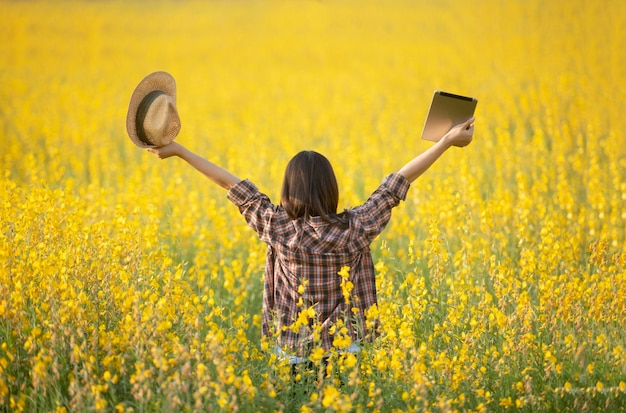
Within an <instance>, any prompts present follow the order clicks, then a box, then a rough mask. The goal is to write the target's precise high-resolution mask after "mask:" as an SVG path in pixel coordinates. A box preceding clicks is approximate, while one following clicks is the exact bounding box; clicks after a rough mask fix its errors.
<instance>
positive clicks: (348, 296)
mask: <svg viewBox="0 0 626 413" xmlns="http://www.w3.org/2000/svg"><path fill="white" fill-rule="evenodd" d="M473 122H474V118H470V119H468V120H467V121H465V122H463V123H461V124H459V125H457V126H455V127H453V128H452V129H451V130H450V131H449V132H448V133H446V134H445V135H444V136H443V137H442V138H441V140H439V141H438V142H437V143H435V144H434V145H433V146H431V147H430V148H429V149H427V150H426V151H424V152H423V153H421V154H420V155H418V156H416V157H415V158H414V159H412V160H411V161H409V162H408V163H407V164H406V165H404V166H403V167H402V168H401V169H400V170H399V171H397V172H396V173H392V174H390V175H388V176H387V177H386V178H385V179H384V180H383V182H382V183H381V185H380V186H379V187H378V188H377V189H376V191H374V193H373V194H372V195H371V196H370V198H369V199H368V200H367V201H366V202H365V203H363V204H362V205H360V206H358V207H355V208H352V209H350V210H346V211H344V212H342V213H339V214H338V213H337V204H338V199H339V192H338V188H337V180H336V178H335V174H334V172H333V169H332V166H331V164H330V162H328V160H327V159H326V158H325V157H324V156H322V155H320V154H318V153H316V152H313V151H303V152H300V153H298V154H297V155H296V156H295V157H294V158H293V159H291V161H290V162H289V164H288V165H287V168H286V170H285V176H284V180H283V187H282V192H281V202H280V204H279V205H274V204H272V202H271V201H270V199H269V198H268V197H267V196H266V195H264V194H263V193H261V192H259V190H258V189H257V187H256V186H255V185H254V184H253V183H252V182H250V181H249V180H241V179H239V178H237V177H236V176H234V175H232V174H231V173H230V172H228V171H226V170H225V169H223V168H221V167H219V166H217V165H215V164H214V163H212V162H210V161H208V160H206V159H204V158H202V157H201V156H199V155H197V154H195V153H193V152H191V151H190V150H188V149H187V148H185V147H183V146H182V145H180V144H178V143H176V142H172V143H170V144H168V145H165V146H162V147H159V148H149V149H148V151H150V152H152V153H154V154H155V155H157V156H158V157H159V158H161V159H165V158H169V157H173V156H177V157H180V158H182V159H183V160H185V161H186V162H187V163H189V164H190V165H191V166H193V167H194V168H195V169H197V170H198V171H199V172H201V173H203V174H204V175H205V176H207V177H208V178H209V179H210V180H211V181H213V182H215V183H217V184H218V185H220V186H221V187H223V188H225V189H227V190H228V199H229V200H231V201H232V202H233V203H234V204H235V205H236V206H237V207H238V208H239V211H240V212H241V214H242V215H243V216H244V218H245V219H246V221H247V223H248V224H249V225H250V226H251V227H252V228H253V229H254V230H255V231H256V232H257V234H258V235H259V238H260V239H261V240H262V241H263V242H265V243H266V244H267V245H268V250H267V259H266V264H265V279H264V293H263V335H264V336H267V337H277V351H278V353H279V354H281V355H283V356H286V357H288V358H289V359H290V361H291V362H292V363H297V362H301V361H305V360H306V359H307V357H308V356H309V354H310V351H311V350H312V349H313V348H321V349H323V350H324V351H328V350H329V349H331V348H335V349H338V350H343V351H357V350H358V343H359V342H360V341H363V340H368V339H371V338H372V337H373V336H374V335H375V333H376V326H377V321H376V320H367V311H368V309H370V307H372V306H373V305H374V304H376V280H375V272H374V265H373V262H372V256H371V253H370V250H369V245H370V243H371V242H372V241H373V240H374V238H375V237H376V236H377V235H378V234H380V232H381V231H382V230H383V229H384V228H385V226H386V225H387V223H388V221H389V219H390V217H391V210H392V209H393V208H394V207H395V206H397V205H398V204H399V203H400V201H401V200H404V199H405V197H406V193H407V191H408V189H409V185H410V184H411V183H412V182H413V181H414V180H415V179H417V178H418V177H419V176H420V175H421V174H422V173H424V172H425V171H426V170H427V169H428V168H429V167H430V166H431V165H432V164H433V163H434V162H435V161H436V160H437V159H439V157H440V156H441V155H442V154H443V153H444V152H445V151H446V150H447V149H449V148H450V147H451V146H461V147H462V146H466V145H468V144H469V143H470V142H471V141H472V136H473V133H474V126H473Z"/></svg>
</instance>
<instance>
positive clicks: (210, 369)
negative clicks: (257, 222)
mask: <svg viewBox="0 0 626 413" xmlns="http://www.w3.org/2000/svg"><path fill="white" fill-rule="evenodd" d="M0 8H1V9H2V12H1V13H0V36H1V38H2V42H0V97H1V98H2V105H0V136H1V137H2V141H3V142H2V145H1V147H2V150H0V406H2V407H0V410H3V411H4V410H8V411H57V412H64V411H67V412H69V411H119V412H148V411H150V412H152V411H168V412H169V411H232V412H235V411H244V412H256V411H286V412H287V411H296V412H298V411H299V412H313V411H315V412H322V411H346V412H347V411H357V412H361V411H363V412H364V411H380V412H387V411H398V412H400V411H420V412H421V411H424V412H465V411H471V412H499V411H528V412H531V411H533V412H536V411H572V412H587V411H609V412H620V411H622V412H623V411H626V333H625V329H624V325H625V324H626V135H625V133H624V126H623V119H624V112H625V110H626V104H624V102H625V101H626V93H625V92H624V87H623V84H624V81H625V80H626V53H624V50H626V36H624V27H626V3H624V2H621V1H605V2H588V1H583V0H573V1H570V2H558V1H553V2H545V1H540V0H528V1H524V0H511V1H506V2H503V1H497V0H484V1H479V2H466V1H460V0H450V1H442V2H422V1H410V0H389V1H375V0H371V1H370V0H367V1H356V0H337V1H312V0H311V1H301V2H296V1H286V0H279V1H260V0H247V1H243V0H242V1H226V0H217V1H210V2H199V1H181V2H175V1H156V2H142V1H138V0H133V1H127V2H123V1H107V2H96V1H78V0H74V1H59V2H44V1H32V2H17V1H0ZM156 70H165V71H168V72H170V73H172V74H173V75H174V77H175V78H176V80H177V87H178V108H179V112H180V116H181V120H182V130H181V133H180V135H179V136H178V138H177V140H178V141H179V142H181V143H183V144H185V145H187V146H189V147H190V148H191V149H193V150H195V151H197V152H198V153H200V154H202V155H203V156H206V157H207V158H209V159H210V160H212V161H214V162H216V163H218V164H220V165H222V166H224V167H226V168H227V169H229V170H230V171H231V172H233V173H234V174H235V175H237V176H239V177H241V178H250V179H252V180H253V181H254V182H255V183H256V184H257V185H258V186H259V187H260V188H261V190H262V191H264V192H266V193H267V194H268V195H269V196H270V197H271V198H272V199H273V200H275V201H276V200H278V198H279V191H280V184H281V182H282V174H283V171H284V167H285V165H286V163H287V161H288V160H289V159H290V158H291V157H292V156H293V155H294V154H295V153H296V152H298V151H300V150H302V149H314V150H317V151H319V152H321V153H323V154H325V155H326V156H327V157H328V158H329V159H330V161H331V162H332V163H333V165H334V167H335V172H336V173H337V177H338V180H339V186H340V193H341V198H340V204H341V205H340V207H341V208H344V207H350V206H355V205H358V204H360V203H362V202H363V201H365V199H366V198H367V196H368V195H369V194H370V193H371V191H373V190H374V189H375V188H376V187H377V185H378V184H379V182H380V181H381V180H382V179H383V177H384V176H385V175H386V174H388V173H390V172H393V171H396V170H397V169H399V168H400V167H401V166H402V165H404V163H405V162H407V161H408V160H410V159H411V158H412V157H413V156H415V155H417V154H418V153H419V152H421V151H423V150H424V149H425V148H427V147H428V145H429V143H427V142H425V141H422V140H420V139H419V134H420V132H421V128H422V125H423V122H424V116H425V113H426V110H427V108H428V104H429V102H430V98H431V95H432V92H433V90H435V89H442V90H446V91H450V92H453V93H459V94H464V95H472V96H476V97H477V98H478V101H479V102H478V107H477V113H476V116H477V120H476V124H475V125H476V131H475V134H474V142H473V143H472V144H471V145H470V146H468V147H467V148H464V149H457V148H454V149H452V150H450V151H449V152H448V153H446V154H445V155H444V157H443V158H442V159H441V160H440V161H438V162H437V163H436V164H435V165H434V166H433V167H432V169H431V170H429V171H428V172H427V173H426V174H425V175H424V176H423V177H421V178H420V179H418V180H417V181H416V182H415V183H414V184H413V187H412V188H411V189H410V191H409V195H408V198H407V200H406V202H404V203H402V204H401V205H400V207H398V208H397V209H396V210H394V215H393V217H392V220H391V222H390V224H389V226H388V228H387V229H386V230H385V232H384V233H383V234H382V235H381V236H380V237H379V238H378V239H377V240H376V241H375V242H374V244H373V245H372V251H373V256H374V261H375V262H376V269H377V277H378V278H377V280H378V292H379V294H378V300H379V305H378V307H376V308H372V309H371V311H370V312H371V314H370V317H378V318H379V319H380V321H381V326H382V327H381V328H382V330H381V336H380V337H379V338H378V339H377V340H376V341H374V342H373V343H371V344H368V345H367V346H366V347H365V349H364V351H363V352H362V353H361V354H359V355H358V356H356V357H355V356H354V355H341V354H339V353H338V352H337V351H335V352H334V353H333V356H332V357H331V359H330V363H329V365H328V366H327V368H326V369H325V370H323V371H320V373H319V375H317V373H316V372H311V371H301V372H299V373H298V374H297V375H295V376H294V375H292V374H291V372H290V369H289V366H288V365H285V364H284V363H282V362H280V361H279V360H278V359H277V358H276V356H274V355H273V354H272V352H271V351H269V350H270V349H271V348H272V345H273V343H272V342H271V340H261V334H260V328H261V295H262V276H263V268H264V259H265V246H264V245H263V244H262V243H261V242H260V241H259V240H258V239H257V238H256V235H255V234H254V232H253V231H252V230H251V229H249V228H248V227H247V226H246V225H245V222H244V220H243V218H242V217H241V216H240V215H239V213H238V211H237V209H236V208H235V207H234V206H233V205H231V204H230V203H229V201H228V200H227V199H226V193H225V192H224V191H223V190H222V189H221V188H219V187H217V186H215V185H213V184H211V183H210V182H208V181H207V180H206V178H204V177H203V176H201V175H200V174H198V173H197V172H195V171H194V170H192V168H190V167H189V166H187V165H185V164H184V163H183V162H182V161H180V160H176V159H174V160H167V161H160V160H158V159H157V158H156V157H154V156H153V155H151V154H149V153H147V152H145V151H142V150H140V149H138V148H137V147H135V146H134V145H133V144H132V143H131V141H130V140H129V139H128V137H127V135H126V130H125V116H126V109H127V105H128V100H129V98H130V95H131V93H132V91H133V89H134V87H135V85H136V84H137V83H138V82H139V81H140V80H141V79H142V78H143V77H144V76H145V75H147V74H148V73H150V72H153V71H156ZM344 293H345V294H346V299H349V295H350V291H349V288H348V286H346V289H345V291H344ZM336 335H337V337H336V343H337V344H336V346H337V347H338V349H340V348H341V347H343V346H346V345H347V344H349V340H348V343H346V337H345V336H343V335H342V329H341V326H337V328H336ZM311 358H312V360H315V361H316V362H317V363H319V359H320V358H321V354H320V352H319V351H316V350H314V351H313V353H312V356H311Z"/></svg>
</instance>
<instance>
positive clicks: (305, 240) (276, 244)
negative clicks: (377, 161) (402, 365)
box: [228, 174, 409, 356]
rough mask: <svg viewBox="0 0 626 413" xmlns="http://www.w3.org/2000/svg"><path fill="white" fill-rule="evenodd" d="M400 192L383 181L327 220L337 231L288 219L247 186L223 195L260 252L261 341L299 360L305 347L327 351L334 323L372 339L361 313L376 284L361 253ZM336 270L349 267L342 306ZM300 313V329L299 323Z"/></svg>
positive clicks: (401, 182) (392, 179)
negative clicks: (263, 255)
mask: <svg viewBox="0 0 626 413" xmlns="http://www.w3.org/2000/svg"><path fill="white" fill-rule="evenodd" d="M408 189H409V181H407V180H406V179H405V178H404V177H403V176H402V175H399V174H391V175H388V176H387V177H386V178H385V179H384V181H383V182H382V184H381V185H380V186H379V187H378V189H376V191H374V193H373V194H372V195H371V196H370V198H369V199H368V200H367V201H366V202H365V203H364V204H362V205H361V206H358V207H355V208H352V209H350V210H349V211H347V212H344V213H342V214H338V215H335V216H333V217H331V221H332V220H338V221H342V222H343V223H344V225H333V224H331V223H327V222H324V221H323V220H322V219H321V218H320V217H310V218H308V219H304V218H299V219H296V220H292V219H291V218H289V216H288V215H287V212H285V210H284V209H283V208H282V207H281V206H276V205H273V204H272V203H271V201H270V199H269V198H268V197H267V196H266V195H264V194H262V193H261V192H259V190H258V189H257V187H256V186H255V185H254V184H253V183H251V182H250V181H248V180H243V181H241V182H239V183H238V184H237V185H235V186H233V187H232V188H231V189H230V190H229V192H228V199H229V200H230V201H232V202H233V203H234V204H235V205H237V207H238V208H239V211H240V212H241V214H242V215H243V216H244V218H245V219H246V221H247V222H248V225H250V226H251V227H252V228H253V229H254V230H255V231H256V232H257V233H258V235H259V238H260V239H261V240H262V241H263V242H265V243H266V244H267V245H268V249H267V260H266V265H265V278H264V291H263V335H265V336H270V337H271V336H275V337H277V338H278V345H279V346H280V347H281V348H283V349H285V350H286V351H289V352H291V353H292V354H297V355H299V356H306V355H307V354H308V351H310V349H311V348H312V347H313V346H321V347H322V348H323V349H324V350H328V349H330V348H331V347H333V339H334V337H335V336H337V332H335V331H334V328H333V325H335V324H337V322H338V321H340V320H341V321H343V326H345V327H346V328H347V332H348V333H349V337H350V339H351V340H352V341H358V340H363V339H368V338H370V337H371V336H372V335H373V334H375V331H372V330H375V329H372V328H371V326H372V324H371V323H370V328H367V324H366V320H365V313H364V312H365V310H367V309H368V308H369V307H371V306H372V305H374V304H376V277H375V272H374V264H373V261H372V255H371V252H370V249H369V246H370V243H371V242H372V241H373V240H374V238H376V236H377V235H378V234H380V233H381V232H382V231H383V229H384V228H385V226H386V225H387V223H388V222H389V219H390V218H391V210H392V208H394V207H395V206H397V205H398V204H399V203H400V201H401V200H404V199H405V197H406V193H407V191H408ZM345 224H347V225H345ZM344 227H345V228H344ZM343 267H349V281H351V282H352V284H353V289H352V291H351V295H350V297H349V303H348V302H346V301H347V300H346V298H345V297H344V291H346V288H345V285H346V282H347V280H346V279H344V278H342V276H340V275H338V273H339V272H340V271H341V269H342V268H343ZM344 274H345V272H344ZM342 282H343V287H344V288H342ZM311 308H312V309H313V310H314V313H313V312H312V311H310V309H311ZM303 311H304V314H301V312H303ZM307 314H308V317H307V318H304V320H305V321H306V322H302V320H303V317H302V316H303V315H307ZM312 314H314V316H313V317H311V315H312ZM299 317H300V320H299V321H298V322H297V321H296V320H298V319H299ZM374 323H375V324H374V325H376V323H377V320H376V321H374ZM344 332H345V330H344ZM335 347H337V346H335Z"/></svg>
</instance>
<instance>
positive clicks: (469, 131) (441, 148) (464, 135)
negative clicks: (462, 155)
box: [398, 118, 474, 182]
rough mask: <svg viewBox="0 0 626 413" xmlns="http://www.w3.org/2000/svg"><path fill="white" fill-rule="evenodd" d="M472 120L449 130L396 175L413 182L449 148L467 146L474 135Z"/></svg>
mask: <svg viewBox="0 0 626 413" xmlns="http://www.w3.org/2000/svg"><path fill="white" fill-rule="evenodd" d="M473 123H474V118H470V119H468V120H466V121H465V122H463V123H460V124H458V125H456V126H455V127H453V128H452V129H450V131H449V132H448V133H446V134H445V135H444V136H443V137H442V138H441V139H440V140H439V141H438V142H437V143H435V144H434V145H433V146H431V147H430V148H428V149H427V150H425V151H424V152H422V153H421V154H419V155H418V156H416V157H415V158H413V159H412V160H411V161H409V162H408V163H407V164H406V165H404V166H403V167H402V168H400V170H399V171H398V173H399V174H400V175H402V176H404V177H405V178H406V179H407V180H408V181H409V182H413V181H415V180H416V179H417V178H418V177H419V176H420V175H421V174H423V173H424V172H426V170H427V169H428V168H430V166H431V165H432V164H433V163H435V161H436V160H437V159H439V157H440V156H441V155H443V153H444V152H445V151H446V150H448V149H449V148H450V147H451V146H461V147H462V146H467V145H469V144H470V142H471V141H472V136H473V135H474V124H473Z"/></svg>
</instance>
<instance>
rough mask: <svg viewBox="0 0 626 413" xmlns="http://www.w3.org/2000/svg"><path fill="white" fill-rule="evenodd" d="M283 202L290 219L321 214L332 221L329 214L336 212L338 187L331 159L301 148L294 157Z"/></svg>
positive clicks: (288, 173)
mask: <svg viewBox="0 0 626 413" xmlns="http://www.w3.org/2000/svg"><path fill="white" fill-rule="evenodd" d="M280 203H281V205H282V206H283V208H285V211H287V214H288V215H289V217H290V218H291V219H297V218H301V217H304V218H309V217H314V216H319V217H321V218H322V219H323V220H324V221H326V222H330V219H329V215H334V214H336V213H337V205H338V203H339V189H338V187H337V178H336V177H335V172H334V171H333V167H332V165H331V164H330V162H329V161H328V159H326V157H324V155H321V154H319V153H317V152H315V151H302V152H299V153H298V154H296V155H295V156H294V157H293V158H291V160H290V161H289V163H288V164H287V168H286V169H285V178H284V179H283V188H282V191H281V200H280Z"/></svg>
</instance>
